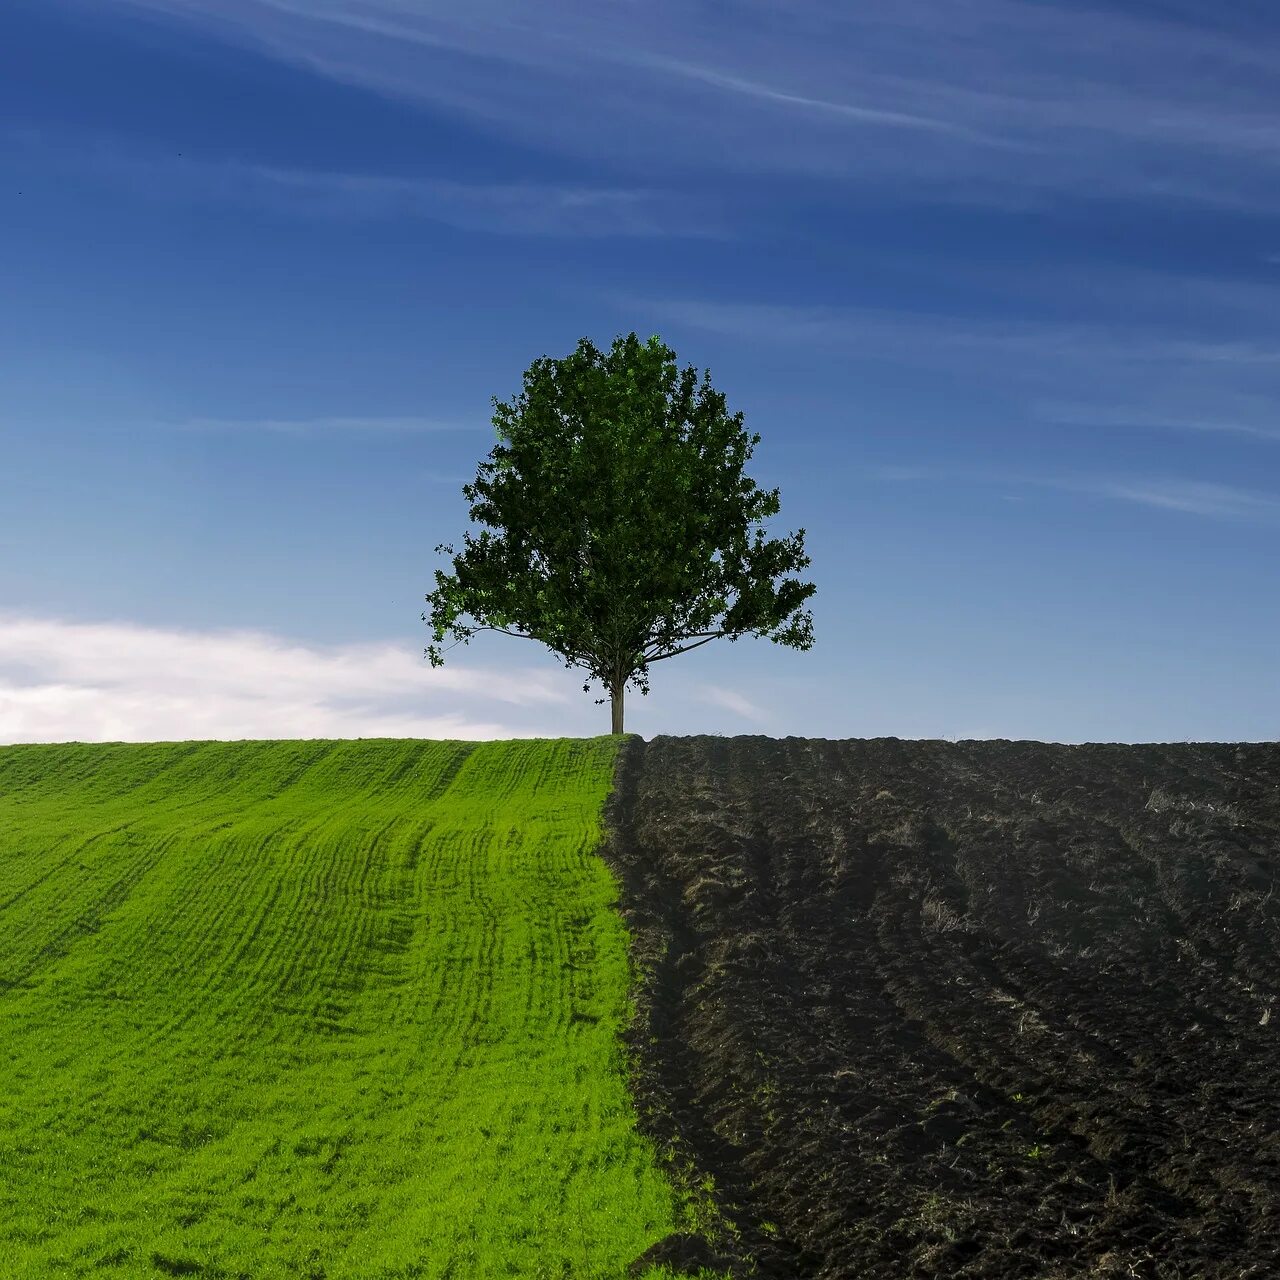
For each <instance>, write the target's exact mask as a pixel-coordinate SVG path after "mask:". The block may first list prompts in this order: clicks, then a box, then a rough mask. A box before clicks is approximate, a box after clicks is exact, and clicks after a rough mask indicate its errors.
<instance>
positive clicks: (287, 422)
mask: <svg viewBox="0 0 1280 1280" xmlns="http://www.w3.org/2000/svg"><path fill="white" fill-rule="evenodd" d="M488 426H489V424H488V423H479V422H441V421H437V420H435V419H433V418H411V417H405V418H395V417H390V418H386V417H376V416H373V417H367V418H366V417H354V418H187V419H185V420H184V421H181V422H176V423H173V424H172V425H171V428H170V429H172V430H175V431H245V432H250V433H268V434H276V435H289V436H311V435H328V434H341V433H345V432H353V433H356V434H360V433H370V434H377V433H380V432H388V433H391V434H402V433H403V434H409V435H417V434H429V433H431V432H439V431H478V430H484V429H486V428H487V427H488Z"/></svg>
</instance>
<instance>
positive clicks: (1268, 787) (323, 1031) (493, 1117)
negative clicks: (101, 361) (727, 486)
mask: <svg viewBox="0 0 1280 1280" xmlns="http://www.w3.org/2000/svg"><path fill="white" fill-rule="evenodd" d="M1278 883H1280V745H1277V744H1246V745H1240V746H1235V745H1212V744H1199V745H1193V744H1185V745H1179V746H1141V747H1125V746H1081V747H1065V746H1047V745H1044V744H1038V743H1026V742H1021V743H1019V742H986V743H981V742H978V743H955V744H948V743H940V742H899V741H897V740H895V739H883V740H876V741H843V742H828V741H822V740H804V739H797V738H788V739H783V740H778V739H769V738H762V737H749V738H732V739H724V738H707V737H702V738H664V737H659V738H656V739H654V740H653V741H652V742H648V743H645V742H644V741H642V740H640V739H638V738H635V737H631V738H627V739H625V740H623V741H621V742H619V740H618V739H614V738H598V739H593V740H585V741H568V740H559V741H549V740H544V741H539V742H505V743H502V742H499V743H483V744H471V743H460V742H414V741H407V742H392V741H383V742H373V741H354V742H244V743H221V744H219V743H183V744H153V745H140V746H119V745H109V746H77V745H67V746H44V747H8V748H0V1099H3V1106H2V1107H0V1280H7V1278H8V1277H20V1278H24V1280H25V1278H26V1277H33V1278H35V1280H40V1278H42V1277H46V1276H49V1277H58V1276H84V1277H89V1276H93V1277H107V1278H108V1280H110V1278H112V1277H163V1276H166V1275H193V1276H203V1277H218V1278H231V1277H235V1278H237V1280H240V1278H243V1280H275V1278H276V1277H290V1278H291V1280H292V1278H293V1277H310V1278H313V1280H337V1278H338V1277H343V1278H345V1280H392V1278H393V1277H405V1278H407V1277H438V1278H439V1280H445V1278H446V1277H448V1278H449V1280H489V1277H502V1276H510V1277H520V1278H522V1280H539V1278H541V1277H545V1278H551V1277H555V1278H557V1280H623V1277H627V1276H643V1277H646V1278H647V1280H658V1278H659V1277H660V1276H667V1277H670V1276H672V1275H693V1274H695V1273H697V1274H699V1275H701V1276H702V1277H703V1280H707V1278H708V1277H709V1276H711V1275H712V1274H713V1272H714V1273H715V1274H718V1275H721V1276H728V1277H735V1278H737V1277H741V1278H743V1280H745V1278H746V1277H756V1278H758V1280H765V1278H768V1277H775V1278H777V1280H905V1278H908V1277H936V1278H938V1280H942V1278H943V1277H946V1278H947V1280H1022V1278H1024V1277H1025V1278H1026V1280H1032V1278H1034V1280H1274V1278H1275V1277H1276V1276H1280V1043H1278V1041H1277V1036H1278V1035H1280V898H1278V897H1277V894H1276V889H1277V885H1278ZM708 1236H709V1237H710V1239H708Z"/></svg>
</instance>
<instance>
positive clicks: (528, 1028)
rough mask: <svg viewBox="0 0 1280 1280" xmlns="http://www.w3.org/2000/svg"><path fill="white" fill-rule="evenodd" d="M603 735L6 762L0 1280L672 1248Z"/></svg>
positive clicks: (93, 750)
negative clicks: (637, 1109) (633, 1078)
mask: <svg viewBox="0 0 1280 1280" xmlns="http://www.w3.org/2000/svg"><path fill="white" fill-rule="evenodd" d="M614 743H615V740H614V739H610V738H598V739H594V740H540V741H517V742H496V743H476V744H472V743H461V742H418V741H357V742H243V743H174V744H146V745H89V746H84V745H66V746H30V747H5V748H0V1275H4V1276H21V1277H27V1276H31V1277H44V1276H95V1277H96V1276H104V1277H114V1276H163V1275H188V1274H189V1275H196V1276H205V1277H252V1278H253V1280H259V1278H262V1280H266V1278H268V1277H277V1276H279V1277H286V1276H287V1277H326V1278H329V1280H333V1278H336V1277H352V1278H355V1277H359V1278H360V1280H374V1278H377V1277H385V1278H387V1280H390V1277H411V1276H413V1277H441V1278H443V1277H452V1278H453V1280H464V1278H468V1277H489V1276H494V1277H498V1276H519V1277H522V1278H524V1280H535V1278H536V1277H574V1278H578V1277H582V1278H586V1277H614V1276H621V1275H622V1274H623V1271H624V1268H625V1266H626V1264H627V1263H628V1262H629V1261H630V1260H631V1259H632V1258H634V1257H635V1256H636V1255H637V1254H639V1253H640V1252H641V1251H642V1250H643V1249H644V1248H645V1247H646V1246H648V1245H649V1244H651V1243H652V1242H653V1241H655V1240H657V1239H659V1238H661V1237H662V1236H664V1235H666V1234H667V1233H668V1232H669V1231H671V1230H673V1229H676V1228H677V1220H678V1218H679V1215H680V1213H681V1212H682V1210H681V1208H680V1197H678V1196H677V1195H675V1194H674V1193H673V1191H672V1190H671V1188H670V1186H669V1185H668V1183H667V1182H666V1180H665V1179H664V1176H663V1175H662V1173H660V1172H659V1170H658V1167H657V1165H656V1163H655V1155H654V1152H653V1151H652V1150H651V1149H650V1147H649V1146H648V1145H647V1144H646V1143H645V1142H644V1141H643V1140H642V1139H641V1138H640V1137H639V1136H638V1135H637V1133H636V1132H635V1126H634V1116H633V1113H632V1110H631V1106H630V1102H629V1100H628V1097H627V1093H626V1089H625V1064H624V1062H623V1061H622V1058H621V1051H620V1049H619V1047H618V1032H619V1029H620V1027H621V1025H622V1023H623V1021H624V1019H625V1017H626V1014H627V1003H626V1002H627V984H628V980H629V974H628V966H627V957H626V935H625V932H624V930H623V927H622V924H621V921H620V919H619V917H618V916H617V915H616V913H615V912H614V910H613V908H612V904H613V903H614V902H615V900H616V896H617V895H616V888H615V885H614V882H613V880H612V878H611V876H610V874H609V872H608V870H607V869H606V868H605V866H604V864H603V863H602V862H601V861H600V860H599V859H598V858H597V857H596V856H594V853H593V849H594V847H595V846H596V843H597V839H598V835H599V815H600V811H601V806H602V804H603V801H604V799H605V796H606V794H607V792H608V788H609V785H610V781H611V775H612V766H613V758H614V751H615V745H614Z"/></svg>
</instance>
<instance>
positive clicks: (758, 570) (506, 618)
mask: <svg viewBox="0 0 1280 1280" xmlns="http://www.w3.org/2000/svg"><path fill="white" fill-rule="evenodd" d="M710 376H711V375H710V371H709V370H706V371H704V373H703V381H702V385H701V386H699V385H698V377H697V371H696V370H695V369H694V368H692V366H690V367H688V368H686V369H685V370H683V372H678V371H677V368H676V357H675V353H674V352H673V351H671V350H670V348H668V347H667V346H665V345H664V344H663V343H662V342H661V340H660V339H659V338H657V337H656V336H655V337H652V338H650V339H649V340H648V341H647V342H646V343H643V344H642V343H641V342H640V340H639V339H638V338H637V337H636V335H635V333H630V334H628V335H627V336H626V337H625V338H623V337H620V338H617V339H616V340H615V341H614V344H613V347H612V349H611V350H610V351H609V352H608V353H602V352H600V351H599V350H598V349H597V348H596V347H595V346H594V345H593V344H592V343H591V342H590V340H589V339H587V338H583V339H582V340H581V341H580V342H579V343H578V346H577V349H576V350H575V351H574V352H573V353H572V354H571V355H569V356H567V357H566V358H565V359H563V360H551V359H549V358H547V357H543V358H542V359H539V360H535V361H534V363H533V364H532V365H531V366H530V367H529V369H528V370H527V371H526V372H525V375H524V387H523V390H522V391H521V393H520V395H519V396H518V397H516V398H515V399H514V400H513V402H512V403H511V404H504V403H501V402H500V401H499V400H498V399H497V398H496V397H494V399H493V401H492V403H493V406H494V410H495V412H494V415H493V424H494V426H495V427H496V428H497V434H498V441H499V443H498V444H497V445H496V446H495V447H494V449H493V450H492V451H491V452H490V454H489V456H488V458H487V459H486V460H484V461H482V462H481V463H480V465H479V468H478V471H477V475H476V479H475V481H474V482H473V483H472V484H468V485H464V486H463V490H462V492H463V494H464V496H465V497H466V498H467V500H468V501H469V502H470V504H471V508H470V513H471V519H472V520H473V521H476V522H477V523H479V524H483V525H486V526H488V528H486V529H485V530H483V531H482V532H481V533H480V535H479V536H478V537H475V538H473V537H472V536H471V534H469V533H468V534H464V535H463V537H464V547H463V550H462V552H461V553H460V554H458V553H455V551H454V549H453V547H452V546H451V545H448V544H442V545H440V546H438V547H436V551H437V553H441V552H444V553H447V554H448V555H450V556H453V557H454V560H453V572H452V573H445V572H444V571H443V570H439V569H437V570H436V573H435V581H436V589H435V590H434V591H432V592H431V593H430V594H429V595H428V596H427V597H426V600H427V603H428V604H429V605H430V606H431V608H430V612H429V613H424V614H423V615H422V619H423V621H424V622H426V623H428V624H429V625H430V626H431V628H432V633H433V643H432V644H430V645H429V646H428V648H427V651H426V656H427V658H428V659H429V660H430V662H431V665H432V666H433V667H438V666H441V665H442V664H443V662H444V656H443V655H444V652H445V650H442V649H441V648H440V645H441V642H442V641H443V640H444V639H445V637H446V635H449V636H452V637H453V638H454V644H455V645H456V644H460V643H467V642H468V641H469V640H470V638H471V636H473V635H475V634H476V633H477V632H480V631H497V632H501V633H502V634H503V635H510V636H516V637H518V638H520V639H523V640H536V641H538V642H540V643H541V644H544V645H546V646H547V647H548V648H550V649H551V650H552V651H553V652H554V653H556V654H558V655H559V656H560V657H561V658H563V659H564V661H565V666H566V667H578V668H580V669H582V670H584V671H586V672H587V676H588V679H587V682H586V683H584V684H583V686H582V689H583V692H584V693H586V692H589V691H590V681H591V679H596V680H598V681H599V682H600V683H601V684H602V685H603V686H604V688H605V690H606V692H607V694H608V697H609V700H610V701H611V702H612V711H613V716H612V725H613V732H614V733H622V731H623V728H622V724H623V714H622V713H623V694H624V691H625V689H626V686H627V685H628V684H632V685H634V686H635V687H636V688H638V689H639V690H640V692H641V693H642V694H647V693H648V692H649V667H650V665H651V664H652V663H654V662H661V661H663V660H664V659H666V658H673V657H675V656H676V655H677V654H681V653H688V652H689V650H691V649H697V648H699V647H700V646H701V645H704V644H708V643H709V642H710V641H712V640H715V639H717V638H720V637H727V638H728V639H729V640H730V641H731V642H732V641H735V640H737V639H738V637H739V636H743V635H755V636H767V637H768V638H769V639H770V640H772V641H773V642H774V643H775V644H782V645H787V646H789V647H791V648H793V649H809V648H811V647H812V645H813V619H812V617H811V615H810V614H809V613H808V612H807V611H806V610H803V609H801V606H802V605H803V604H804V602H805V601H806V600H807V599H808V598H809V597H810V596H811V595H813V593H814V591H815V590H816V589H817V588H816V587H814V586H813V584H812V583H804V582H801V581H799V580H798V579H796V578H791V577H785V576H782V575H786V574H789V573H792V572H794V571H796V570H799V569H803V568H805V567H806V566H807V565H808V564H809V557H808V556H807V555H806V554H805V552H804V530H803V529H800V530H799V531H798V532H796V533H794V534H791V535H789V536H788V537H786V538H781V539H773V538H767V537H766V535H765V532H764V530H763V529H762V528H758V527H756V522H758V521H760V520H762V519H765V518H767V517H769V516H774V515H776V514H777V513H778V509H779V498H778V490H777V489H773V490H768V491H766V490H761V489H759V488H757V487H756V484H755V482H754V481H753V480H751V479H750V478H749V477H748V476H746V475H744V474H743V466H744V464H745V463H746V461H747V460H748V459H749V458H750V457H751V452H752V449H753V448H754V446H755V445H756V444H757V443H759V440H760V437H759V436H758V435H750V436H749V435H747V433H746V432H745V430H744V429H743V426H742V414H741V413H738V414H734V415H729V414H728V413H727V412H726V410H725V398H724V396H723V395H722V394H721V393H720V392H718V391H716V390H714V389H713V388H712V387H711V384H710ZM449 647H450V648H452V647H454V646H453V645H451V646H449ZM604 701H605V699H604V698H597V699H596V702H597V704H599V703H601V702H604Z"/></svg>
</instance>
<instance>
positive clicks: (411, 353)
mask: <svg viewBox="0 0 1280 1280" xmlns="http://www.w3.org/2000/svg"><path fill="white" fill-rule="evenodd" d="M1278 71H1280V18H1277V17H1276V16H1275V15H1274V13H1273V12H1271V11H1269V8H1268V7H1267V6H1265V5H1263V4H1261V3H1253V2H1249V3H1239V4H1235V5H1232V6H1211V5H1208V4H1193V3H1182V2H1179V0H1168V2H1166V3H1158V2H1154V0H1153V2H1151V3H1129V4H1098V5H1092V6H1090V5H1084V4H1079V3H1072V4H1069V5H1068V4H1063V5H1061V6H1058V5H1051V4H1042V3H1002V2H996V0H974V3H972V4H966V5H956V4H954V3H950V2H949V0H902V2H899V3H895V4H893V5H886V6H879V5H876V6H871V5H866V6H850V5H847V4H842V3H836V2H835V0H827V2H821V3H820V2H818V0H796V2H794V3H788V4H786V5H782V4H777V3H774V4H763V3H756V2H755V0H738V2H737V3H735V4H733V5H727V4H719V3H715V4H713V3H691V2H689V0H683V2H681V3H669V2H666V0H658V2H657V3H654V2H649V3H643V4H641V3H636V2H633V0H614V2H612V3H578V2H575V3H565V2H564V0H547V2H546V3H543V4H540V5H538V6H528V5H523V4H516V3H513V2H512V0H472V2H471V3H469V4H467V5H459V4H443V3H430V2H429V0H309V2H308V3H306V4H303V3H298V2H295V0H93V3H88V2H87V0H86V2H85V3H78V2H75V0H8V3H6V4H5V6H4V9H3V12H2V13H0V160H2V161H3V174H4V178H3V182H2V183H0V279H2V280H3V291H2V293H0V443H3V457H4V465H3V467H0V741H27V740H35V739H60V738H86V739H93V738H149V737H163V738H174V737H192V736H195V737H204V736H217V737H240V736H315V735H326V736H327V735H330V734H333V735H344V736H345V735H350V736H356V735H365V736H370V735H375V734H381V733H396V734H400V733H406V734H409V733H420V734H423V735H426V736H450V737H464V736H509V735H511V736H514V735H527V734H547V735H552V734H593V733H598V732H603V731H607V728H608V719H607V709H606V708H604V707H597V706H595V705H594V704H593V702H592V699H591V697H588V696H586V695H584V694H582V692H581V678H580V677H577V676H576V673H574V672H568V671H565V670H564V668H563V667H562V666H561V665H560V664H559V663H558V662H557V660H556V659H554V658H553V657H552V656H551V655H550V654H548V653H547V652H546V651H545V650H542V649H541V648H539V647H538V646H536V645H534V644H532V643H522V642H519V641H515V640H509V639H506V638H504V637H501V636H487V637H480V638H478V639H477V640H476V641H474V642H473V643H472V644H471V646H470V647H469V648H459V649H457V650H455V651H454V653H453V654H451V655H450V659H451V660H450V662H449V665H448V666H447V667H446V668H445V669H444V670H443V671H439V672H433V671H431V670H430V669H429V668H428V667H427V666H426V664H425V662H424V661H423V660H422V657H421V651H422V648H423V646H424V645H425V643H426V640H427V635H426V628H425V627H424V626H423V624H422V622H421V621H420V617H419V615H420V613H421V611H422V608H423V603H422V596H423V594H424V593H425V592H426V591H427V590H428V589H429V588H430V586H431V582H432V576H431V575H432V571H433V570H434V569H435V568H436V567H437V565H438V564H439V563H440V561H439V559H438V558H437V557H436V556H435V554H434V552H433V548H434V546H435V545H436V544H437V543H439V542H442V541H455V542H456V541H458V540H459V539H460V534H461V532H462V530H463V529H464V528H466V527H467V518H466V503H465V500H464V499H463V497H462V494H461V485H462V483H463V482H464V481H465V480H467V479H468V478H470V477H471V476H472V475H473V474H474V470H475V464H476V462H477V461H478V460H479V459H480V458H481V457H482V456H483V455H484V454H485V453H486V452H487V451H488V449H489V448H490V447H491V446H492V444H493V432H492V426H491V424H490V422H489V417H490V413H491V407H490V397H491V396H495V395H496V396H498V397H499V398H500V399H504V400H505V399H509V398H510V397H511V396H512V395H513V394H515V393H516V392H517V391H518V390H519V386H520V379H521V374H522V372H523V370H524V369H525V368H526V367H527V366H528V364H529V363H530V362H531V361H533V360H534V359H536V358H538V357H539V356H543V355H550V356H562V355H567V354H568V353H569V352H570V351H571V350H572V349H573V348H574V346H575V345H576V343H577V341H578V339H579V338H580V337H583V336H588V337H591V338H592V339H593V341H595V342H596V343H597V345H599V346H601V347H607V346H608V344H609V343H610V342H611V341H612V339H613V338H614V337H615V336H616V335H618V334H620V333H625V332H628V331H630V330H632V329H634V330H635V331H636V332H638V333H639V334H640V335H641V336H642V337H644V336H648V335H649V334H651V333H658V334H660V335H661V336H662V337H663V339H664V340H665V341H666V342H668V344H669V345H671V346H672V347H673V348H674V349H675V351H676V353H677V355H678V357H679V360H680V363H681V365H682V366H683V365H686V364H693V365H695V366H696V367H698V368H699V369H704V368H709V369H710V371H711V376H712V381H713V382H714V384H715V385H716V386H717V387H718V388H719V389H720V390H722V391H724V393H725V394H726V396H727V397H728V402H729V407H730V409H731V410H733V411H737V410H741V411H742V412H743V413H744V415H745V419H746V424H747V426H748V427H749V428H750V429H751V430H753V431H758V432H759V433H760V434H761V436H762V441H761V444H760V445H759V447H758V448H757V450H756V454H755V457H754V459H753V462H752V465H751V468H750V470H751V473H752V474H753V475H754V476H755V477H756V479H757V480H758V481H759V482H760V483H761V484H762V485H764V486H766V487H772V486H773V485H777V486H779V487H780V488H781V490H782V504H783V505H782V512H781V515H780V517H779V518H778V520H777V521H776V528H777V531H778V532H785V531H787V530H790V529H794V528H796V527H798V526H803V527H804V528H805V529H806V530H807V541H808V545H809V549H810V551H811V554H812V557H813V566H812V569H811V571H810V576H811V577H812V578H813V580H814V581H815V582H817V584H818V594H817V595H816V597H815V598H814V600H813V602H812V603H813V612H814V620H815V631H816V635H817V643H816V645H815V647H814V649H813V650H812V651H811V652H809V653H796V652H794V651H791V650H786V649H782V648H779V647H777V646H774V645H772V644H770V643H768V642H767V641H763V640H752V639H744V640H741V641H739V642H738V643H737V644H734V645H729V644H727V643H725V642H723V641H722V642H717V643H716V644H713V645H709V646H706V647H705V648H704V649H702V650H699V651H698V652H697V653H694V654H690V655H688V656H686V657H681V658H679V659H674V660H672V661H671V662H664V663H661V664H658V665H656V666H655V667H654V668H653V691H652V693H651V694H650V696H649V697H648V698H647V699H641V698H640V697H639V696H638V695H632V697H631V699H630V702H629V708H628V728H629V729H632V730H634V731H636V732H639V733H642V734H644V735H645V736H646V737H648V736H652V735H653V734H655V733H696V732H714V733H725V734H735V733H768V734H772V735H777V736H786V735H789V734H795V735H802V736H813V737H831V738H837V737H864V736H878V735H897V736H900V737H1015V738H1020V737H1028V738H1039V739H1047V740H1057V741H1086V740H1109V741H1150V740H1162V741H1168V740H1183V739H1206V740H1234V739H1274V738H1275V737H1276V733H1277V728H1276V726H1277V725H1278V724H1280V681H1278V680H1277V679H1276V675H1275V672H1276V642H1275V636H1276V635H1277V634H1278V633H1280V592H1278V591H1277V573H1276V568H1275V566H1276V564H1277V560H1278V556H1277V552H1278V551H1280V419H1278V418H1277V415H1276V413H1275V412H1274V405H1275V401H1276V392H1277V390H1278V389H1280V322H1278V319H1277V317H1278V316H1280V309H1278V308H1277V301H1278V300H1280V226H1278V225H1277V222H1276V219H1275V212H1274V211H1275V209H1276V207H1277V200H1278V199H1280V88H1277V85H1280V77H1278V76H1277V72H1278ZM597 696H598V695H597Z"/></svg>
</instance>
